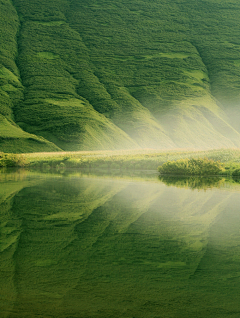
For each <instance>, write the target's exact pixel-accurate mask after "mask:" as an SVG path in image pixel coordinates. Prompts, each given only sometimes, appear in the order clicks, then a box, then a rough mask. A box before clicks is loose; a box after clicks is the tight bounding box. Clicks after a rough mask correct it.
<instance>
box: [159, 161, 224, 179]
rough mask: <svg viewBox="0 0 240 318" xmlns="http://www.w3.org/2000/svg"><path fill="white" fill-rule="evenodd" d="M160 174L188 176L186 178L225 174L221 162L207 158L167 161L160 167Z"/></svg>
mask: <svg viewBox="0 0 240 318" xmlns="http://www.w3.org/2000/svg"><path fill="white" fill-rule="evenodd" d="M158 171H159V172H160V174H170V175H176V176H179V175H180V176H181V175H186V176H194V175H195V176H215V175H219V174H221V173H222V172H223V166H222V164H221V163H220V162H218V161H217V162H216V161H213V160H209V159H207V158H203V159H202V158H198V159H194V158H192V159H179V160H177V161H167V162H165V163H164V164H163V165H162V166H160V167H158Z"/></svg>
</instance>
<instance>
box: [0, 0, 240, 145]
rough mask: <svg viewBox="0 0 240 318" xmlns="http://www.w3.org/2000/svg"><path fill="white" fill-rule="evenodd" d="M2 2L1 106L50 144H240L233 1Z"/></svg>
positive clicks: (236, 6) (238, 34)
mask: <svg viewBox="0 0 240 318" xmlns="http://www.w3.org/2000/svg"><path fill="white" fill-rule="evenodd" d="M0 6H1V8H0V9H1V10H0V12H1V13H0V14H1V15H2V19H0V23H1V26H0V27H1V29H3V30H6V31H4V32H2V34H1V42H0V65H2V66H0V80H1V82H0V83H1V87H0V108H1V114H2V115H3V116H4V117H5V118H6V119H7V120H8V121H10V122H11V123H13V122H15V123H17V125H19V126H20V127H21V129H23V130H24V131H26V132H27V133H30V134H34V135H37V136H41V137H43V138H44V140H45V141H44V142H45V143H46V147H54V146H53V145H52V144H48V143H47V140H48V141H50V142H52V143H54V144H55V145H56V146H57V147H59V148H61V149H63V150H82V149H84V150H86V149H89V150H91V149H121V148H139V147H151V148H174V147H194V148H220V147H236V146H237V147H239V146H240V125H239V122H238V120H237V119H236V118H238V116H239V115H240V114H239V113H240V111H239V109H240V108H239V99H240V96H239V87H240V62H239V61H240V59H239V50H240V40H239V39H240V29H239V26H238V21H239V20H240V3H239V2H238V1H237V0H231V1H226V0H224V1H221V0H218V1H216V0H208V1H198V2H192V1H190V0H185V1H184V0H182V1H179V0H178V1H177V0H173V1H171V3H169V1H165V0H164V1H158V0H156V1H150V0H147V1H139V0H138V1H137V0H133V1H131V2H129V1H125V0H121V1H116V0H112V1H107V0H96V1H92V0H91V1H90V0H84V1H83V0H71V1H70V0H68V1H61V0H50V1H39V0H33V1H31V2H30V3H29V2H27V1H26V0H14V1H13V4H11V3H10V2H8V1H7V0H5V1H4V2H2V3H1V4H0ZM3 26H4V27H3ZM6 26H7V27H6ZM1 131H2V128H1V127H0V132H1ZM31 138H33V137H31ZM34 138H37V137H34ZM34 138H33V139H34ZM41 140H42V143H43V139H41ZM27 143H28V142H27ZM16 144H17V143H16ZM4 147H5V146H1V143H0V150H4V149H5V148H4ZM14 147H15V146H14ZM29 147H30V148H31V147H33V148H32V151H42V150H41V149H42V148H43V145H42V146H41V149H40V148H39V145H38V144H37V142H36V144H34V146H31V145H30V144H29V146H28V150H26V151H29ZM44 147H45V146H44ZM23 148H24V147H23ZM56 149H57V148H56ZM23 151H24V150H23Z"/></svg>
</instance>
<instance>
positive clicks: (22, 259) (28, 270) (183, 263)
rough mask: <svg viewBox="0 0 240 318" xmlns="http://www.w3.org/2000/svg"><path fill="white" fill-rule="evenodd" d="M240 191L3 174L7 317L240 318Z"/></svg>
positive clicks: (222, 186)
mask: <svg viewBox="0 0 240 318" xmlns="http://www.w3.org/2000/svg"><path fill="white" fill-rule="evenodd" d="M239 207H240V185H239V184H238V183H232V184H230V183H226V182H225V181H224V180H214V181H213V182H212V183H211V182H210V183H209V181H208V182H203V181H202V180H200V181H199V180H198V181H196V180H195V181H194V180H176V179H171V180H169V179H168V180H162V181H161V180H159V179H158V177H157V176H156V175H153V176H150V175H149V176H147V177H144V178H141V176H137V177H136V176H125V177H123V176H117V177H113V176H107V175H105V176H101V175H98V176H96V175H81V174H80V173H78V174H74V173H73V174H70V175H64V174H63V175H61V174H59V175H51V174H40V173H30V172H24V171H22V172H15V173H13V172H12V173H6V174H4V173H1V174H0V220H1V228H0V230H1V247H0V286H1V288H0V317H4V318H5V317H24V318H25V317H58V318H63V317H64V318H65V317H69V318H70V317H79V318H90V317H91V318H92V317H93V318H107V317H109V318H110V317H111V318H115V317H116V318H120V317H124V318H140V317H141V318H143V317H144V318H148V317H149V318H150V317H151V318H152V317H155V318H160V317H164V318H165V317H166V318H168V317H169V318H170V317H171V318H173V317H177V318H178V317H184V318H186V317H191V318H192V317H214V318H216V317H240V296H239V295H240V230H239V229H240V208H239Z"/></svg>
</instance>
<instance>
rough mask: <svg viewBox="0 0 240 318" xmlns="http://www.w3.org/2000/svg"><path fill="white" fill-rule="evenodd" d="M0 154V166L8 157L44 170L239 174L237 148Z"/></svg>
mask: <svg viewBox="0 0 240 318" xmlns="http://www.w3.org/2000/svg"><path fill="white" fill-rule="evenodd" d="M1 157H2V159H0V164H1V166H10V165H9V164H8V160H7V158H11V160H12V163H11V166H24V167H26V168H30V169H31V168H33V169H34V168H38V169H43V170H44V171H63V170H66V169H70V168H71V169H83V170H88V171H89V170H95V171H97V170H98V171H102V172H104V171H105V172H106V171H109V172H111V173H113V172H114V171H121V172H123V171H126V172H127V171H143V170H146V171H148V170H149V171H157V169H158V167H159V166H160V168H159V171H160V172H161V174H165V173H167V174H169V173H170V174H174V175H179V174H184V175H205V176H207V175H219V174H221V175H223V176H235V177H237V176H238V175H239V171H240V170H239V169H240V150H238V149H228V150H226V149H220V150H209V151H183V150H179V151H161V152H159V151H158V150H149V149H144V150H135V151H132V150H125V151H95V152H94V151H92V152H90V151H81V152H53V153H32V154H31V153H29V154H22V155H12V154H2V155H1ZM4 158H5V159H4ZM14 158H15V159H14ZM20 158H21V160H20V161H19V159H20ZM14 160H15V161H14ZM9 162H10V161H9ZM13 162H15V163H13Z"/></svg>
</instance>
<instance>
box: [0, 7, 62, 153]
mask: <svg viewBox="0 0 240 318" xmlns="http://www.w3.org/2000/svg"><path fill="white" fill-rule="evenodd" d="M0 29H1V30H2V31H3V32H1V34H0V43H1V44H0V149H1V150H2V151H6V152H26V151H57V150H59V148H58V147H57V146H56V145H54V144H52V143H51V142H49V141H47V140H44V139H43V138H40V137H37V136H35V135H33V134H29V133H27V132H24V131H23V130H22V129H21V128H20V127H19V126H17V125H16V124H15V122H14V114H13V108H14V105H15V104H17V103H19V101H20V100H22V98H23V85H22V83H21V78H20V74H19V70H18V68H17V65H16V63H15V60H16V57H17V41H16V35H17V32H18V29H19V21H18V15H17V12H16V10H15V8H14V7H13V6H12V4H11V3H10V2H9V1H2V2H1V3H0Z"/></svg>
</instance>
